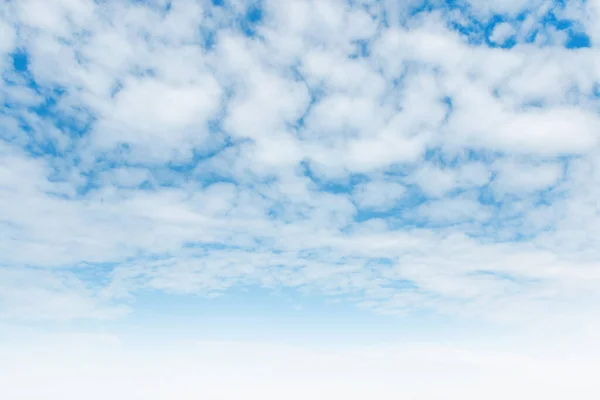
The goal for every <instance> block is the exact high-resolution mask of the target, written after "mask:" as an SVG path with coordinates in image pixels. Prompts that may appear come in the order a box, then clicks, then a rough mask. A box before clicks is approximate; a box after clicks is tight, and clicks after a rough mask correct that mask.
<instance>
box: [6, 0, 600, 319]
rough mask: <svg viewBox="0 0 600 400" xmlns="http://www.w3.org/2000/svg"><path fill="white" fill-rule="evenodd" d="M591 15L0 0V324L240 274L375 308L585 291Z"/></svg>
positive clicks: (504, 304)
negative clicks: (2, 320)
mask: <svg viewBox="0 0 600 400" xmlns="http://www.w3.org/2000/svg"><path fill="white" fill-rule="evenodd" d="M599 9H600V5H598V4H596V2H586V3H585V4H582V5H581V7H577V6H576V5H574V4H571V3H569V4H567V5H565V4H562V3H559V4H554V3H551V2H548V1H541V0H540V1H534V0H518V1H492V2H490V1H486V2H482V1H475V0H472V1H465V2H456V4H452V5H441V4H438V3H437V2H432V4H429V5H426V6H424V7H423V6H422V5H420V4H419V3H417V2H406V4H404V3H403V5H402V6H399V5H398V2H388V1H368V0H360V1H352V2H346V1H342V0H327V1H320V0H319V1H316V0H315V1H310V0H297V1H276V0H263V1H260V2H255V1H242V0H226V1H225V0H224V1H208V0H206V1H200V0H198V1H196V0H181V1H173V2H169V1H159V0H154V1H146V2H137V1H136V2H96V1H92V0H86V1H73V0H52V1H41V0H40V1H37V0H23V1H18V2H17V1H15V2H10V1H9V2H7V3H6V5H5V7H2V10H1V11H0V69H1V71H2V80H0V98H1V99H2V101H3V105H4V106H3V111H2V113H1V114H0V265H1V266H2V267H1V269H0V277H2V279H0V282H2V283H1V284H0V317H3V318H10V319H14V318H27V319H31V318H34V319H35V318H59V319H65V318H90V317H91V318H108V317H112V316H119V315H122V314H123V313H124V312H125V308H124V307H126V305H127V303H128V301H129V299H131V298H132V296H135V294H136V293H137V292H138V291H140V290H143V289H154V290H161V291H166V292H169V293H199V294H206V295H212V294H215V293H219V292H222V291H224V290H226V289H227V288H230V287H233V286H238V285H248V284H251V285H260V286H263V287H266V288H273V287H279V286H285V287H290V288H296V289H298V290H310V291H317V292H319V293H322V294H326V295H331V296H344V297H346V298H349V299H352V301H355V302H357V303H358V304H359V305H360V306H363V307H368V308H371V309H373V310H376V311H378V312H386V313H388V312H391V313H404V312H413V311H418V310H432V311H434V312H441V313H450V314H453V315H456V314H460V315H465V316H479V317H481V316H485V317H489V318H499V319H502V320H504V319H508V320H512V319H515V318H523V317H525V318H527V317H528V316H530V315H532V313H541V314H543V313H545V312H547V311H548V310H550V309H553V310H563V309H565V310H566V309H568V308H569V305H570V304H579V303H580V302H582V301H588V304H592V306H593V304H596V303H595V302H594V300H596V299H595V298H594V296H595V295H594V289H595V288H597V287H598V284H599V283H600V282H599V281H600V265H599V262H600V250H599V249H600V243H599V241H598V239H597V235H596V234H595V232H597V231H598V227H600V211H599V210H600V205H599V203H598V202H599V200H598V199H600V191H599V190H598V188H599V187H600V186H599V185H598V183H600V182H599V180H600V170H599V167H600V164H599V161H598V160H599V159H600V158H599V157H598V156H599V155H600V152H599V147H598V138H599V136H598V128H599V124H600V119H599V118H598V93H599V92H598V82H599V81H600V76H599V72H598V71H599V70H598V68H597V64H598V60H600V57H599V56H600V54H599V53H598V47H596V43H597V40H598V38H599V35H598V32H596V31H595V30H596V28H597V26H599V25H598V24H594V21H595V19H597V16H598V15H600V12H599V11H598V10H599ZM67 304H68V305H67ZM559 306H560V307H559ZM563 307H564V308H563Z"/></svg>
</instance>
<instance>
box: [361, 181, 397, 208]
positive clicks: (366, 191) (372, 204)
mask: <svg viewBox="0 0 600 400" xmlns="http://www.w3.org/2000/svg"><path fill="white" fill-rule="evenodd" d="M405 192H406V188H405V187H404V186H402V185H400V184H398V183H394V182H382V181H379V182H377V181H375V182H374V181H371V182H368V183H362V184H360V185H357V187H355V188H354V199H355V201H356V202H357V204H358V206H359V207H361V208H372V209H375V210H386V209H389V208H392V207H393V206H394V204H395V203H396V202H398V200H400V199H401V198H402V196H403V195H404V193H405Z"/></svg>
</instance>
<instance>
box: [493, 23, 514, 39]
mask: <svg viewBox="0 0 600 400" xmlns="http://www.w3.org/2000/svg"><path fill="white" fill-rule="evenodd" d="M515 33H516V31H515V28H514V27H513V26H512V25H511V24H509V23H508V22H501V23H499V24H497V25H496V26H494V30H493V31H492V34H491V35H490V41H491V42H492V43H497V44H503V43H504V42H506V40H507V39H509V38H510V37H511V36H513V35H514V34H515Z"/></svg>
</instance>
